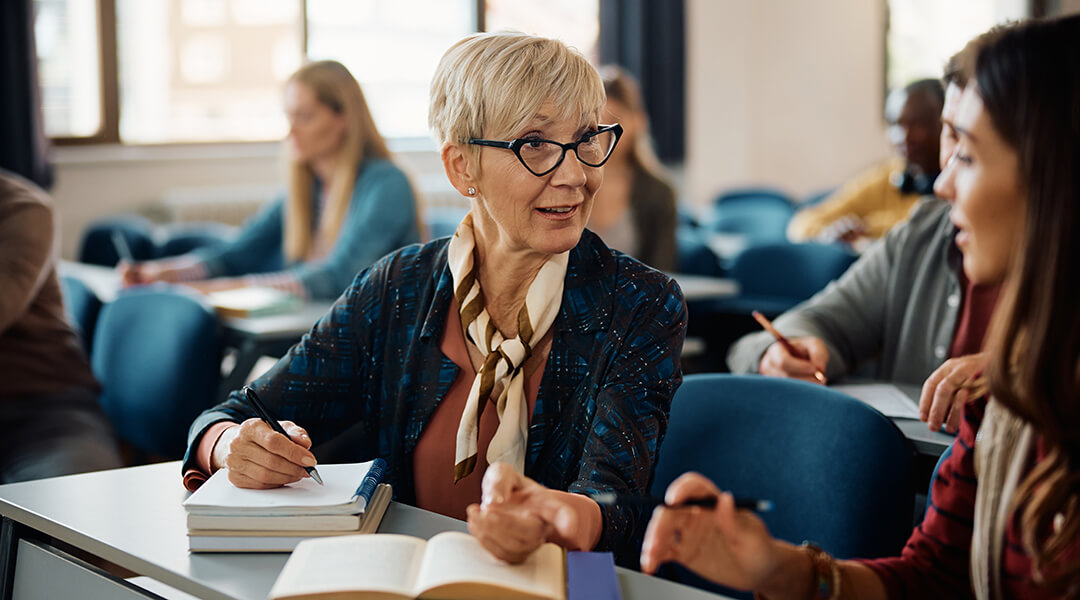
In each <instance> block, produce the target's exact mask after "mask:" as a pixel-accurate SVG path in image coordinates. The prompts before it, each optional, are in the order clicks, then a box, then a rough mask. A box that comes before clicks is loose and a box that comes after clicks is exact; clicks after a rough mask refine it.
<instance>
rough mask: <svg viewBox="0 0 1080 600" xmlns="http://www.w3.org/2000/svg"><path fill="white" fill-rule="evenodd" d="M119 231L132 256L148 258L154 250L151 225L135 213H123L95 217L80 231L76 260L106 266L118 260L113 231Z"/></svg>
mask: <svg viewBox="0 0 1080 600" xmlns="http://www.w3.org/2000/svg"><path fill="white" fill-rule="evenodd" d="M114 231H118V232H120V235H122V236H124V240H125V241H127V245H128V248H129V249H130V250H131V255H132V258H134V259H135V260H150V259H152V258H154V256H155V254H156V247H155V244H154V233H153V232H154V225H153V224H152V223H151V222H150V221H148V220H146V219H144V218H142V217H138V216H135V215H122V216H115V217H106V218H103V219H98V220H97V221H94V222H93V223H91V224H90V225H88V226H87V227H86V229H85V230H84V231H83V237H82V241H81V242H80V244H79V254H78V258H79V262H81V263H88V264H91V265H102V266H106V267H112V266H115V265H116V263H118V262H120V255H119V253H118V252H117V250H116V246H115V245H114V244H113V232H114Z"/></svg>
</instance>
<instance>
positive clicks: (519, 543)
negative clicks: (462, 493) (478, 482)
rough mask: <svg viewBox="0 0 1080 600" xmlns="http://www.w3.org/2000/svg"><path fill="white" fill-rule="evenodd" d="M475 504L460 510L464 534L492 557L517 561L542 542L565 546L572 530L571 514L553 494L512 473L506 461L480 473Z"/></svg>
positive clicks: (574, 526)
mask: <svg viewBox="0 0 1080 600" xmlns="http://www.w3.org/2000/svg"><path fill="white" fill-rule="evenodd" d="M481 499H482V502H481V504H479V505H477V504H471V505H469V506H468V508H466V509H465V512H466V514H467V515H468V521H469V532H470V533H472V535H473V537H475V538H476V539H477V540H478V541H479V542H480V545H482V546H483V547H484V548H486V549H487V551H488V552H490V553H491V554H492V555H494V556H495V557H496V558H499V559H501V560H505V561H506V562H508V563H512V564H516V563H520V562H523V561H524V560H525V559H527V558H528V557H529V555H530V554H532V553H533V552H534V551H535V550H536V549H537V548H539V547H540V545H541V544H543V543H544V542H548V541H551V542H555V543H556V544H559V545H561V546H566V545H567V544H566V543H565V540H566V539H568V538H569V537H571V536H572V535H573V534H574V532H575V531H576V530H577V528H578V516H577V513H576V512H575V511H574V510H573V508H572V507H570V506H569V505H568V504H567V503H566V502H565V501H564V500H562V499H561V498H560V495H559V494H558V493H552V490H549V489H547V488H545V487H544V486H542V485H540V484H539V483H537V482H535V481H533V480H532V479H529V478H528V477H525V476H524V475H522V474H520V473H518V472H517V471H515V470H514V468H513V467H511V466H510V465H508V464H506V463H495V464H493V465H490V466H489V467H488V469H487V472H485V473H484V481H483V483H482V492H481Z"/></svg>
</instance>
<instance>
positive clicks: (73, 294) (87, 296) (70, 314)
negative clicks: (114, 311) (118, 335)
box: [60, 275, 101, 356]
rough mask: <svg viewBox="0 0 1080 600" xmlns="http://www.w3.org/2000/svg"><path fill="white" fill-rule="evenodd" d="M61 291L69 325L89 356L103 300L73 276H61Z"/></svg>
mask: <svg viewBox="0 0 1080 600" xmlns="http://www.w3.org/2000/svg"><path fill="white" fill-rule="evenodd" d="M60 291H61V293H62V294H63V295H64V312H65V313H66V314H67V319H68V323H70V324H71V326H72V328H73V329H75V333H77V334H79V340H80V341H81V342H82V345H83V350H85V351H86V354H87V356H89V355H90V349H91V348H93V347H94V346H93V344H94V328H95V326H96V324H97V318H98V313H99V312H100V311H101V300H100V299H99V298H98V297H97V294H95V293H94V291H93V290H91V289H90V287H89V286H87V285H86V284H85V283H83V281H82V280H81V279H79V278H78V277H72V276H71V275H61V276H60Z"/></svg>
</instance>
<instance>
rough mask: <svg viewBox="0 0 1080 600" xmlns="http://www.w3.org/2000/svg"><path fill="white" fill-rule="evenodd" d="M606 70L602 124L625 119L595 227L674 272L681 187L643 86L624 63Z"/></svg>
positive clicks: (612, 242) (614, 243)
mask: <svg viewBox="0 0 1080 600" xmlns="http://www.w3.org/2000/svg"><path fill="white" fill-rule="evenodd" d="M600 74H601V76H602V77H603V78H604V91H605V92H607V103H606V104H605V105H604V112H603V114H602V117H601V118H602V119H603V120H602V122H604V123H619V124H620V125H622V127H623V135H622V138H621V140H620V142H619V145H618V147H616V148H615V152H614V153H613V154H612V155H611V159H610V160H608V162H607V164H606V165H604V185H603V186H602V187H601V189H600V191H599V192H597V194H596V204H595V205H594V206H593V212H592V216H591V217H589V229H591V230H592V231H594V232H595V233H596V234H597V235H599V236H600V238H601V239H603V240H604V243H605V244H607V245H608V247H610V248H613V249H615V250H621V251H623V252H625V253H627V254H629V255H630V256H633V257H634V258H636V259H638V260H640V261H641V262H643V263H645V264H647V265H649V266H650V267H653V268H655V269H660V270H661V271H667V272H669V273H670V272H674V271H675V267H676V255H675V253H676V250H675V224H676V215H675V190H674V189H672V187H671V185H670V184H669V183H668V182H667V180H666V178H665V177H664V173H663V167H661V165H660V161H659V160H657V158H656V153H655V152H654V151H653V148H652V140H651V138H650V136H649V116H648V114H646V112H645V103H644V101H643V100H642V98H641V90H640V89H639V88H638V84H637V82H636V81H634V79H633V77H631V76H630V74H629V73H627V72H626V71H623V70H622V69H621V68H619V67H616V66H607V67H604V68H602V69H601V70H600Z"/></svg>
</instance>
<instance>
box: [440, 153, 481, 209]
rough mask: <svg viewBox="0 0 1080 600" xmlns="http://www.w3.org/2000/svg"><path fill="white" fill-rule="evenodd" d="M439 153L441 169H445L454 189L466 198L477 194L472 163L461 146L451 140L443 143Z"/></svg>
mask: <svg viewBox="0 0 1080 600" xmlns="http://www.w3.org/2000/svg"><path fill="white" fill-rule="evenodd" d="M440 154H441V156H442V163H443V169H445V170H446V178H447V179H449V180H450V185H452V186H454V189H456V190H457V191H458V193H459V194H461V195H462V196H465V197H467V198H472V197H475V196H476V194H477V189H476V188H477V186H476V179H475V178H474V177H473V175H472V165H471V164H470V161H469V157H468V156H466V155H465V153H464V152H462V150H461V146H460V145H458V144H455V143H453V142H446V143H445V144H443V147H442V152H441V153H440ZM470 190H471V193H470Z"/></svg>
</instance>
